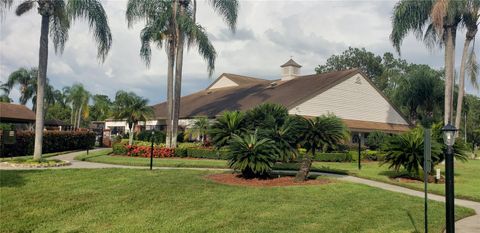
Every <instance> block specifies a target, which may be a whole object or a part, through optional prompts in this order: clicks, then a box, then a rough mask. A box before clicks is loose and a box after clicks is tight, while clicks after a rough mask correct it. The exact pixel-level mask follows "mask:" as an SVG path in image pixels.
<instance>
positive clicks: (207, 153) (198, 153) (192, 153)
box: [186, 148, 228, 159]
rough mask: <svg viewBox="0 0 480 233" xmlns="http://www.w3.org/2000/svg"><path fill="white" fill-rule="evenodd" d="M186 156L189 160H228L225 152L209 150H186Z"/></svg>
mask: <svg viewBox="0 0 480 233" xmlns="http://www.w3.org/2000/svg"><path fill="white" fill-rule="evenodd" d="M186 151H187V156H188V157H190V158H204V159H228V153H227V150H225V149H223V150H215V149H213V148H212V149H211V148H187V149H186Z"/></svg>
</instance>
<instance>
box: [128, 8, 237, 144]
mask: <svg viewBox="0 0 480 233" xmlns="http://www.w3.org/2000/svg"><path fill="white" fill-rule="evenodd" d="M211 2H212V5H214V6H215V7H216V8H218V9H220V8H221V6H222V5H226V4H225V3H218V2H224V1H211ZM227 2H236V1H227ZM190 3H191V1H190V0H182V1H179V0H174V1H171V2H169V1H160V0H157V1H155V0H154V1H149V0H129V2H128V4H127V12H126V18H127V21H128V24H129V26H131V25H132V24H133V23H135V22H137V21H139V20H144V21H145V23H146V25H145V27H144V28H143V30H142V32H141V35H140V39H141V42H142V47H141V49H140V56H141V57H142V59H143V60H144V61H145V63H146V64H147V66H148V65H149V63H150V57H151V48H150V44H151V43H155V44H157V46H158V47H162V46H163V44H164V43H165V44H166V45H167V46H166V50H167V58H168V69H167V70H168V71H167V108H168V114H167V115H168V116H167V137H166V140H167V142H166V144H167V146H171V147H176V135H177V130H178V114H179V106H180V105H179V100H180V95H181V80H182V76H181V72H182V67H183V46H184V44H185V42H188V43H187V44H188V45H189V46H193V45H196V46H197V47H198V51H199V53H200V54H201V55H202V56H203V57H204V59H205V60H206V61H207V63H208V71H209V74H210V75H211V74H212V72H213V69H214V63H215V57H216V52H215V49H214V48H213V46H212V44H211V43H210V41H209V39H208V36H207V33H206V32H205V30H204V29H203V27H202V26H201V25H199V24H197V23H196V22H195V11H196V2H194V4H193V6H192V4H190ZM237 5H238V4H237ZM221 9H224V8H221ZM219 11H220V10H219ZM222 14H223V13H222ZM235 14H236V13H235ZM235 20H236V17H235ZM174 79H175V80H174ZM175 119H176V120H175Z"/></svg>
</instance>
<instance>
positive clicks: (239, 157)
mask: <svg viewBox="0 0 480 233" xmlns="http://www.w3.org/2000/svg"><path fill="white" fill-rule="evenodd" d="M229 148H230V156H231V157H230V159H229V161H228V165H229V167H230V168H233V169H238V170H240V171H241V172H242V176H243V178H246V179H250V178H254V177H260V178H266V177H268V173H269V172H270V171H271V170H272V167H273V165H274V164H275V161H276V159H277V158H276V157H275V156H274V150H275V142H274V141H272V140H270V139H268V138H259V137H258V136H257V131H255V133H254V134H247V135H244V136H243V137H240V136H238V135H236V134H234V135H233V137H232V141H231V143H230V145H229Z"/></svg>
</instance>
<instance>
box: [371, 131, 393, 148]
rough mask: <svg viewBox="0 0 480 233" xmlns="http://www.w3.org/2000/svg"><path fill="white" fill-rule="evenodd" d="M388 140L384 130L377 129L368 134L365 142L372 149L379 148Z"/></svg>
mask: <svg viewBox="0 0 480 233" xmlns="http://www.w3.org/2000/svg"><path fill="white" fill-rule="evenodd" d="M387 140H388V135H387V134H386V133H384V132H380V131H375V132H372V133H370V134H368V137H367V140H366V142H365V144H366V146H368V148H370V149H372V150H376V149H379V148H380V147H381V146H382V145H383V144H384V143H386V142H387Z"/></svg>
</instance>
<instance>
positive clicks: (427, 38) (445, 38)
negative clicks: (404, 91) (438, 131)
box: [390, 0, 464, 124]
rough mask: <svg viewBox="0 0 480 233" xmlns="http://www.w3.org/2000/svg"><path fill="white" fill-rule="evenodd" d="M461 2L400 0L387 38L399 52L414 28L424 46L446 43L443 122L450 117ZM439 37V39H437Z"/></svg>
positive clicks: (446, 121)
mask: <svg viewBox="0 0 480 233" xmlns="http://www.w3.org/2000/svg"><path fill="white" fill-rule="evenodd" d="M463 3H464V2H463V1H444V0H426V1H411V0H401V1H399V2H398V3H397V4H396V5H395V8H394V10H393V17H392V33H391V34H390V39H391V41H392V43H393V45H394V46H395V48H396V49H397V51H398V52H399V53H400V46H401V44H402V41H403V39H404V38H405V37H406V36H407V35H408V33H410V32H413V33H414V34H415V35H416V37H417V38H418V39H423V40H424V42H425V43H426V44H427V46H431V45H432V43H436V44H438V45H443V46H444V47H445V90H444V93H445V103H444V110H445V111H444V123H445V124H447V123H448V122H449V121H451V115H452V106H453V98H452V86H453V78H454V67H455V60H454V56H455V38H456V32H457V27H458V25H459V23H460V22H461V13H460V12H461V9H463V8H462V4H463ZM427 25H428V26H427ZM425 26H427V28H426V29H425ZM424 29H425V31H424ZM438 38H442V39H441V40H438Z"/></svg>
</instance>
